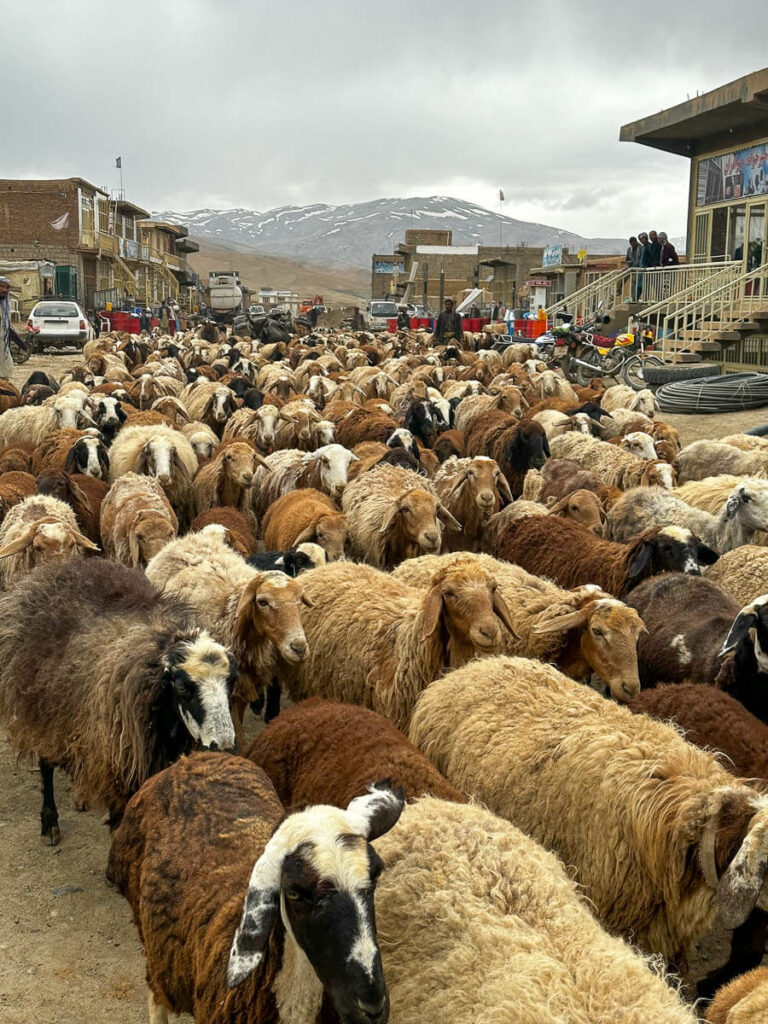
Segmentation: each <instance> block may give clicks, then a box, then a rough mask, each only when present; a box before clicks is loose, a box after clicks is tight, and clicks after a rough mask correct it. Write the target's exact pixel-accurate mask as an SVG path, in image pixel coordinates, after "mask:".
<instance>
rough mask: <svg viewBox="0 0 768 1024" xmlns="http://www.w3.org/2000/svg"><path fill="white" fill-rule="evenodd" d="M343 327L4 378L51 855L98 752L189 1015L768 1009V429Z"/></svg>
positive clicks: (16, 672) (14, 546) (628, 1023)
mask: <svg viewBox="0 0 768 1024" xmlns="http://www.w3.org/2000/svg"><path fill="white" fill-rule="evenodd" d="M302 332H303V333H301V334H300V335H297V336H296V337H294V338H293V339H292V340H291V341H290V343H284V342H280V343H277V344H261V343H258V342H254V341H250V340H242V339H238V338H236V337H224V336H219V334H218V333H217V332H216V331H215V330H211V329H210V328H204V329H201V330H200V331H199V332H197V333H189V334H188V335H186V336H183V337H180V336H179V335H177V336H176V337H175V338H173V339H170V338H168V337H164V336H158V337H155V338H147V337H145V336H142V337H140V338H135V337H129V336H118V335H109V336H106V337H102V338H99V339H98V340H96V341H91V342H88V343H87V344H86V346H85V350H84V353H83V362H82V365H79V366H78V367H76V368H75V369H73V370H71V371H70V372H68V373H66V374H64V375H63V377H62V378H61V380H54V379H53V378H51V377H48V376H47V375H45V374H42V373H39V372H38V373H33V374H32V376H31V377H30V378H29V380H28V381H27V383H26V384H25V385H24V387H23V388H21V389H20V390H17V389H16V388H15V387H14V385H13V384H11V383H10V382H8V381H0V585H1V586H2V590H1V591H0V722H1V723H2V724H3V726H4V727H5V728H6V730H7V733H8V736H9V740H10V743H11V746H12V747H13V748H14V750H15V751H16V752H17V753H18V754H19V755H21V756H24V757H27V758H31V759H34V760H35V761H37V763H39V767H40V774H41V780H42V810H41V831H42V835H43V838H44V840H45V841H46V842H49V843H51V844H54V845H55V844H57V843H59V842H60V841H61V829H60V822H59V815H58V809H57V806H56V799H55V791H54V772H55V769H56V768H59V769H63V770H64V771H65V772H67V773H68V774H69V775H70V776H71V778H72V780H73V784H74V790H75V795H76V799H77V801H78V803H79V804H80V805H81V806H87V807H88V808H89V809H91V810H92V811H96V812H101V813H105V814H106V815H107V816H108V820H109V824H110V828H111V829H112V847H111V852H110V857H109V864H108V868H107V876H108V878H109V879H110V880H111V881H112V882H114V883H115V884H116V885H117V886H118V888H119V889H120V891H121V892H122V893H123V895H124V896H125V898H126V899H127V900H128V902H129V903H130V905H131V908H132V910H133V915H134V920H135V923H136V927H137V929H138V932H139V935H140V938H141V941H142V943H143V947H144V952H145V957H146V967H147V982H148V986H149V1013H150V1020H151V1022H152V1024H166V1022H167V1020H168V1014H169V1013H171V1012H173V1013H180V1012H187V1013H191V1014H193V1015H194V1016H195V1019H196V1020H197V1021H199V1022H203V1021H205V1022H206V1024H225V1022H228V1024H264V1022H280V1024H317V1022H330V1021H341V1022H342V1024H385V1022H386V1021H387V1020H388V1019H390V1016H391V1019H392V1021H393V1022H397V1024H417V1022H418V1024H445V1022H446V1021H451V1022H453V1024H492V1022H495V1021H510V1022H511V1021H515V1022H520V1024H566V1022H567V1024H602V1022H608V1021H610V1022H621V1024H684V1022H687V1024H694V1022H695V1021H696V1020H698V1019H699V1017H698V1016H697V1014H704V1013H705V1012H706V1014H707V1017H706V1019H707V1020H708V1021H711V1022H713V1024H747V1022H755V1024H756V1022H758V1021H763V1022H764V1021H766V1020H768V968H760V967H759V966H758V965H759V964H760V961H761V960H762V958H763V954H764V952H765V948H766V939H767V938H768V877H767V875H768V799H766V796H765V795H764V794H765V792H766V780H768V704H767V703H766V692H767V691H766V687H767V686H768V596H766V595H765V594H764V591H766V590H768V441H766V440H764V439H762V438H758V437H751V436H748V435H743V434H741V435H734V436H732V437H729V438H725V439H724V440H723V441H721V442H708V441H700V442H696V443H695V444H692V445H689V446H688V447H687V448H683V449H682V450H681V446H680V441H679V437H678V435H677V432H676V431H675V430H674V428H672V427H671V426H669V425H668V424H665V423H664V422H662V421H660V420H659V419H658V418H657V416H656V411H657V410H656V406H655V402H654V399H653V396H652V395H651V393H650V392H647V391H646V392H640V393H639V394H636V393H635V392H633V391H631V390H630V389H628V388H625V387H623V386H613V387H606V386H605V385H604V384H603V382H601V381H599V380H597V381H595V382H593V385H592V386H591V387H590V388H576V389H573V388H571V386H570V385H569V384H568V383H567V382H566V381H565V380H563V379H562V378H561V377H560V376H558V375H557V374H555V373H554V372H552V371H550V370H547V369H546V368H545V367H544V366H543V364H540V363H538V362H537V361H536V358H535V348H534V347H533V346H530V345H527V344H520V345H512V346H510V347H508V348H507V349H506V350H505V351H504V352H503V353H499V352H497V351H495V350H492V349H484V348H482V344H483V341H484V340H486V339H485V336H477V337H475V338H472V337H471V336H467V338H466V341H465V346H466V347H464V348H461V349H460V348H458V347H456V346H455V345H448V346H441V347H435V346H434V345H433V343H432V339H431V337H429V336H428V335H426V334H423V333H421V332H401V333H400V334H399V335H398V336H396V337H390V336H386V337H378V338H375V337H374V336H372V335H370V334H366V333H364V332H360V333H340V332H334V331H330V330H325V331H324V330H321V331H318V332H316V333H314V334H309V333H308V332H307V331H304V330H303V329H302ZM281 696H287V697H289V698H290V706H288V707H286V708H285V709H284V710H282V711H281V710H280V705H281ZM252 714H256V715H262V714H263V715H264V717H265V719H266V721H267V722H268V723H269V724H268V725H267V727H266V728H265V729H263V730H262V731H261V732H260V733H259V734H258V735H257V737H256V739H255V741H253V742H252V743H251V744H250V745H249V744H248V742H247V737H246V725H247V722H246V716H250V715H252ZM235 746H237V749H238V750H239V755H240V756H238V755H235V754H233V753H229V752H228V751H231V750H232V749H233V748H235ZM64 838H65V841H66V831H65V836H64ZM374 908H375V909H374ZM717 922H719V923H721V924H723V925H725V926H727V927H728V928H730V929H733V938H732V943H731V950H730V957H729V959H728V962H727V963H726V964H724V965H721V966H719V967H717V968H716V969H714V970H712V971H711V972H710V974H709V975H708V976H707V977H706V978H705V979H704V980H703V981H702V982H701V983H700V986H699V994H700V995H701V996H703V997H706V999H710V998H711V997H712V996H714V1000H713V1001H712V1002H711V1004H709V1006H708V1008H706V1002H700V1003H699V1004H697V1006H694V1005H692V1004H691V1003H690V1002H687V1001H686V1000H685V999H684V998H683V996H682V993H681V987H680V984H679V981H680V979H681V978H682V979H683V980H684V979H685V975H686V971H687V956H688V954H689V952H690V951H691V950H692V947H693V945H694V944H695V943H696V942H697V941H698V940H699V939H701V938H702V937H703V936H704V935H706V934H707V932H708V931H710V930H711V929H712V927H713V925H715V923H717ZM734 979H735V980H734ZM705 1008H706V1009H705Z"/></svg>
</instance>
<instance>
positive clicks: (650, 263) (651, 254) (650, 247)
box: [643, 231, 661, 268]
mask: <svg viewBox="0 0 768 1024" xmlns="http://www.w3.org/2000/svg"><path fill="white" fill-rule="evenodd" d="M643 266H644V267H646V268H648V267H660V266H661V242H660V241H659V236H658V235H657V234H656V232H655V231H649V232H648V243H647V244H646V246H645V248H644V249H643Z"/></svg>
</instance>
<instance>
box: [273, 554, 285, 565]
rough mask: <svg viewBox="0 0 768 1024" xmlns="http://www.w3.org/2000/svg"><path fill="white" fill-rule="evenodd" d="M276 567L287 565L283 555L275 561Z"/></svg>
mask: <svg viewBox="0 0 768 1024" xmlns="http://www.w3.org/2000/svg"><path fill="white" fill-rule="evenodd" d="M275 565H285V559H284V558H283V556H282V555H280V557H279V558H276V559H275Z"/></svg>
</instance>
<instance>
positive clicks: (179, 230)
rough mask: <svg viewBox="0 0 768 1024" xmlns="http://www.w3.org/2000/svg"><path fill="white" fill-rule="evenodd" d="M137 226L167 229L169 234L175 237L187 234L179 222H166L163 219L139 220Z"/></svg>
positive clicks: (182, 236)
mask: <svg viewBox="0 0 768 1024" xmlns="http://www.w3.org/2000/svg"><path fill="white" fill-rule="evenodd" d="M138 223H139V227H143V228H159V229H160V230H161V231H168V232H170V234H172V235H175V236H176V237H177V238H184V237H185V236H186V234H187V229H186V228H183V227H182V226H181V225H180V224H168V223H167V221H164V220H140V221H139V222H138Z"/></svg>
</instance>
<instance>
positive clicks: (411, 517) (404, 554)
mask: <svg viewBox="0 0 768 1024" xmlns="http://www.w3.org/2000/svg"><path fill="white" fill-rule="evenodd" d="M341 504H342V508H343V510H344V512H345V513H346V516H347V528H348V531H349V542H350V548H351V550H352V554H353V555H354V556H355V557H356V558H358V559H363V560H365V561H367V562H369V563H370V564H371V565H375V566H377V567H378V568H382V569H383V568H392V567H393V566H395V565H397V564H398V562H401V561H402V560H403V559H404V558H412V557H413V556H414V555H420V554H437V553H438V552H439V550H440V547H441V544H442V540H443V528H442V522H441V520H442V521H443V522H445V523H447V524H448V525H450V526H451V527H452V528H453V529H454V530H455V531H457V532H458V531H460V530H461V524H460V523H459V522H457V520H456V519H455V518H454V517H453V516H452V515H451V513H450V512H449V511H448V510H447V509H446V508H445V506H444V505H443V504H442V502H441V501H440V499H439V498H438V497H437V495H436V494H435V492H434V490H433V488H432V486H431V485H430V484H429V483H428V482H427V481H426V480H425V479H424V477H422V476H420V475H419V474H418V473H414V472H413V471H412V470H409V469H403V468H401V467H400V466H390V465H388V464H386V463H382V464H381V465H378V466H374V468H373V469H371V470H369V472H367V473H364V474H363V475H362V476H359V477H358V478H357V479H356V480H353V481H352V482H351V483H350V484H349V485H348V486H347V487H346V489H345V491H344V494H343V496H342V500H341Z"/></svg>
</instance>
